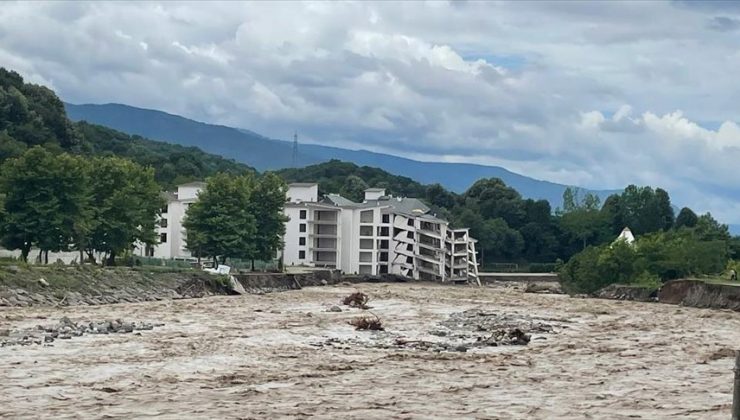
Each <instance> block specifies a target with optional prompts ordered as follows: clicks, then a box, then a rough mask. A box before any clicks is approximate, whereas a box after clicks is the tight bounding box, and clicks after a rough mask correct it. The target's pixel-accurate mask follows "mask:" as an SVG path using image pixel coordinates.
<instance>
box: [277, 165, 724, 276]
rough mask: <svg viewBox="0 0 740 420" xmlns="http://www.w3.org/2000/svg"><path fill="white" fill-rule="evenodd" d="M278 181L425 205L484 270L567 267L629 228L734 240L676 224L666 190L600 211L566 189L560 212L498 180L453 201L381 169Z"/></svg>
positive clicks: (632, 189)
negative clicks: (469, 238)
mask: <svg viewBox="0 0 740 420" xmlns="http://www.w3.org/2000/svg"><path fill="white" fill-rule="evenodd" d="M279 174H280V175H281V176H282V177H284V178H285V179H286V180H287V181H288V182H308V181H311V182H318V183H319V192H320V193H321V194H324V193H339V194H342V195H344V196H346V197H347V198H350V199H352V200H356V201H362V198H363V191H364V190H365V189H366V188H368V187H381V188H385V189H386V191H387V192H388V193H389V194H393V195H396V196H407V197H417V198H420V199H422V200H423V201H425V202H426V203H427V204H428V205H429V206H430V207H431V208H432V211H433V212H435V213H436V214H437V215H438V216H440V217H443V218H446V219H447V220H449V221H450V222H451V223H452V225H453V226H454V227H468V228H470V229H471V234H472V235H473V237H475V238H476V239H478V240H479V242H478V244H477V248H478V251H479V253H480V260H479V261H481V262H482V263H483V264H484V265H485V264H489V263H498V262H501V263H511V262H514V263H535V262H536V263H554V262H555V261H557V260H562V261H567V260H568V259H570V258H571V257H572V256H573V255H575V254H577V253H578V252H580V251H582V250H583V249H585V248H586V247H588V246H595V245H599V244H603V243H608V242H611V241H613V240H614V238H616V236H617V235H619V233H620V232H621V231H622V229H623V228H625V227H629V228H630V229H632V231H633V232H634V233H635V234H636V235H643V234H648V233H651V232H659V231H665V230H668V229H671V228H673V227H681V226H689V227H693V226H696V225H697V224H700V225H703V226H713V227H716V228H717V231H718V232H719V234H721V235H722V236H723V237H726V238H729V232H728V231H727V226H725V225H722V224H719V223H718V222H717V221H716V220H715V219H714V218H713V217H712V215H711V214H708V213H707V214H704V215H701V216H699V215H697V214H696V213H694V212H693V211H692V210H691V209H689V208H683V209H681V210H680V212H679V213H678V215H677V216H674V209H673V206H672V203H671V200H670V196H669V195H668V193H667V192H666V191H665V190H663V189H661V188H656V189H653V188H651V187H639V186H635V185H630V186H628V187H627V188H625V189H624V190H623V191H622V192H621V193H618V194H613V195H611V196H609V197H608V198H606V200H604V202H603V203H602V201H601V199H600V198H599V197H598V196H597V195H595V194H592V193H589V192H586V191H583V190H580V189H577V188H567V189H566V190H565V192H564V194H563V205H562V207H561V208H556V209H553V208H552V206H551V205H550V203H549V202H547V201H546V200H534V199H525V198H523V197H522V196H521V195H520V194H519V193H518V192H517V191H516V190H515V189H513V188H511V187H509V186H508V185H506V184H505V183H504V182H503V181H502V180H500V179H498V178H490V179H481V180H479V181H477V182H476V183H474V184H473V185H472V186H471V187H470V188H468V190H467V191H465V192H464V193H462V194H456V193H454V192H451V191H448V190H447V189H445V188H444V187H443V186H441V185H439V184H432V185H422V184H420V183H418V182H416V181H413V180H411V179H409V178H406V177H402V176H396V175H392V174H390V173H388V172H386V171H383V170H381V169H377V168H370V167H366V166H362V167H360V166H357V165H354V164H352V163H348V162H340V161H330V162H326V163H322V164H318V165H312V166H308V167H306V168H294V169H285V170H281V171H279ZM734 243H735V241H731V244H734ZM734 249H735V247H732V248H731V251H732V252H733V253H734ZM550 265H552V264H550Z"/></svg>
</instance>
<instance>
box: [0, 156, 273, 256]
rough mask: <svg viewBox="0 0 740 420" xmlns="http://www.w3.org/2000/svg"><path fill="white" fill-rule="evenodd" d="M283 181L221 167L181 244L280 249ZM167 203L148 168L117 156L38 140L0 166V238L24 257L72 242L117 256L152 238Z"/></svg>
mask: <svg viewBox="0 0 740 420" xmlns="http://www.w3.org/2000/svg"><path fill="white" fill-rule="evenodd" d="M286 189H287V188H286V185H285V183H284V181H283V180H282V179H281V178H280V177H278V176H277V175H275V174H273V173H266V174H264V175H262V176H261V177H259V178H258V177H256V176H255V175H254V174H252V173H251V172H246V173H244V174H242V175H232V174H227V173H219V174H216V175H214V176H213V177H210V178H208V180H207V183H206V188H205V190H204V191H202V193H201V194H200V195H199V200H198V201H197V202H196V203H194V204H193V205H191V206H190V207H189V208H188V209H187V211H186V216H185V221H184V226H185V228H186V229H187V247H188V249H189V250H191V251H192V252H193V254H194V255H196V256H198V257H210V258H214V259H215V258H220V260H221V262H225V261H226V258H230V257H234V258H243V259H251V260H252V261H254V260H255V259H258V260H272V259H273V258H274V257H275V255H276V253H277V251H278V250H279V249H281V248H282V237H283V234H284V233H285V224H284V223H285V218H284V216H283V213H282V207H283V204H284V203H285V199H286V198H285V193H286ZM165 204H166V201H165V199H164V198H163V194H162V190H161V189H160V186H159V185H158V184H157V182H156V181H155V171H154V169H153V168H152V167H143V166H141V165H138V164H136V163H134V162H132V161H130V160H127V159H122V158H119V157H95V158H85V157H82V156H76V155H72V154H68V153H60V154H53V153H51V152H49V151H47V150H45V149H44V148H43V147H40V146H36V147H33V148H31V149H29V150H27V151H26V152H25V153H23V154H22V155H21V156H20V157H17V158H12V159H8V160H6V162H5V163H4V164H3V165H2V167H0V245H2V246H3V247H5V248H7V249H17V250H20V252H21V259H22V260H24V261H27V260H28V256H29V253H30V251H31V249H32V248H35V249H39V250H40V254H39V255H40V256H43V262H44V263H48V255H49V252H60V251H63V252H68V251H78V252H79V253H80V261H83V260H87V261H91V262H96V261H95V257H96V254H102V255H103V259H104V261H103V262H104V263H105V264H107V265H115V264H116V257H118V256H121V255H123V254H129V253H131V252H132V251H133V249H134V247H135V246H146V245H150V246H154V245H156V244H157V241H158V236H157V234H156V228H157V226H158V223H159V218H160V215H161V211H162V208H163V207H164V205H165Z"/></svg>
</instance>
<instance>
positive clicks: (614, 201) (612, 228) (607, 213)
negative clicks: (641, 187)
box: [601, 194, 627, 236]
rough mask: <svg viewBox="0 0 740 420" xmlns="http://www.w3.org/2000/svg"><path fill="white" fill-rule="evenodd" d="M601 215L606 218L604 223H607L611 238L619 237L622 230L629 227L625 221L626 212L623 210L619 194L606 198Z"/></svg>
mask: <svg viewBox="0 0 740 420" xmlns="http://www.w3.org/2000/svg"><path fill="white" fill-rule="evenodd" d="M601 213H602V214H603V216H604V223H606V227H607V229H608V233H609V234H610V236H616V235H618V234H619V233H620V232H621V231H622V229H624V228H625V227H627V223H626V222H625V220H624V210H623V209H622V197H621V196H620V195H619V194H612V195H610V196H609V197H607V198H606V200H605V201H604V206H603V207H602V208H601Z"/></svg>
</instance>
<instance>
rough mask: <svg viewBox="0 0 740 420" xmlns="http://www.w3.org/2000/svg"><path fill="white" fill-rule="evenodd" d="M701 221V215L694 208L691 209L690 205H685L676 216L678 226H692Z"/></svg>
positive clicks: (676, 225)
mask: <svg viewBox="0 0 740 420" xmlns="http://www.w3.org/2000/svg"><path fill="white" fill-rule="evenodd" d="M698 222H699V216H697V215H696V213H694V211H693V210H691V209H690V208H688V207H684V208H682V209H681V211H679V212H678V216H677V217H676V223H675V227H676V228H681V227H687V228H692V227H694V226H696V224H697V223H698Z"/></svg>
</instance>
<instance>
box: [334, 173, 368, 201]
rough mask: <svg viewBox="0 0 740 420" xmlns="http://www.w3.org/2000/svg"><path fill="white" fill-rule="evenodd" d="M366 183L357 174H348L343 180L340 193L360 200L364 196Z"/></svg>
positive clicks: (351, 198) (366, 187)
mask: <svg viewBox="0 0 740 420" xmlns="http://www.w3.org/2000/svg"><path fill="white" fill-rule="evenodd" d="M366 189H368V185H367V183H366V182H365V181H364V180H363V179H362V178H360V177H359V176H357V175H350V176H348V177H347V178H346V179H345V180H344V185H342V189H341V190H340V194H341V195H343V196H345V197H347V198H349V199H350V200H354V201H362V200H364V198H365V190H366Z"/></svg>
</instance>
